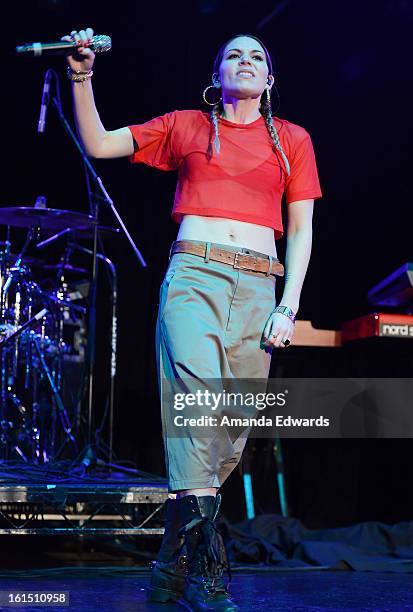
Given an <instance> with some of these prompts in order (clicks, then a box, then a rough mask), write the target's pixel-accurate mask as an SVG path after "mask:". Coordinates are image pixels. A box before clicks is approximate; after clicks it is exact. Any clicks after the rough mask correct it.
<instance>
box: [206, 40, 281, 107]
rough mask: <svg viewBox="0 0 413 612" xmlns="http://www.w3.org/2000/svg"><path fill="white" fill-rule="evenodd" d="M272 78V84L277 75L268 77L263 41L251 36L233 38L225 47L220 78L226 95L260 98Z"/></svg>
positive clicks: (224, 96) (224, 95)
mask: <svg viewBox="0 0 413 612" xmlns="http://www.w3.org/2000/svg"><path fill="white" fill-rule="evenodd" d="M268 79H269V80H270V84H271V85H272V81H273V77H272V76H270V77H269V76H268V66H267V60H266V57H265V51H264V49H263V48H262V46H261V45H260V43H259V42H257V41H256V40H254V39H253V38H248V37H247V36H240V37H238V38H234V39H233V40H231V41H230V42H229V43H228V44H227V46H226V47H225V51H224V54H223V57H222V61H221V65H220V67H219V74H218V81H219V82H220V84H221V87H222V93H223V98H224V100H225V98H226V97H229V96H233V97H235V98H241V99H242V98H258V97H259V96H261V94H262V92H263V91H264V89H265V87H266V86H268Z"/></svg>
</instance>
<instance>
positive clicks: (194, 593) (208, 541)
mask: <svg viewBox="0 0 413 612" xmlns="http://www.w3.org/2000/svg"><path fill="white" fill-rule="evenodd" d="M220 504H221V496H220V495H218V496H217V497H213V496H205V497H197V496H195V495H187V496H185V497H182V498H181V499H180V500H179V511H180V516H181V521H182V529H181V531H180V533H182V534H184V535H185V546H186V553H187V565H188V574H187V577H186V582H185V591H184V602H185V603H186V604H189V605H190V607H191V610H192V611H193V612H212V611H214V612H236V611H237V610H239V608H238V606H237V605H236V604H235V603H234V602H233V601H232V600H231V598H230V595H229V593H228V590H227V588H226V586H225V583H224V579H223V573H224V570H225V569H229V564H228V559H227V556H226V552H225V546H224V542H223V539H222V536H221V534H220V533H219V531H218V529H217V527H216V526H215V524H214V521H215V519H216V517H217V515H218V511H219V506H220Z"/></svg>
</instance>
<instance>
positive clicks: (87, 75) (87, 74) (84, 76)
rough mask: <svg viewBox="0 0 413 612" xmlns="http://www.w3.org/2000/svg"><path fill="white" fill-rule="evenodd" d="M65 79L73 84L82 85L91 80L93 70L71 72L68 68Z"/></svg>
mask: <svg viewBox="0 0 413 612" xmlns="http://www.w3.org/2000/svg"><path fill="white" fill-rule="evenodd" d="M66 74H67V78H68V79H70V80H71V81H75V83H84V82H85V81H87V80H89V79H91V78H92V75H93V70H87V71H84V70H72V69H71V67H70V66H68V67H67V70H66Z"/></svg>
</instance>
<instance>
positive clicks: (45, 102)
mask: <svg viewBox="0 0 413 612" xmlns="http://www.w3.org/2000/svg"><path fill="white" fill-rule="evenodd" d="M51 80H52V71H51V70H48V71H47V72H46V75H45V77H44V83H43V93H42V103H41V105H40V116H39V123H38V126H37V133H38V134H44V131H45V129H46V113H47V107H48V106H49V101H50V95H49V94H50V81H51Z"/></svg>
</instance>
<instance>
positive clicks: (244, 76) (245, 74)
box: [237, 70, 254, 79]
mask: <svg viewBox="0 0 413 612" xmlns="http://www.w3.org/2000/svg"><path fill="white" fill-rule="evenodd" d="M237 77H241V78H242V79H253V78H254V74H253V73H252V72H249V71H248V70H240V71H239V72H237Z"/></svg>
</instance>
